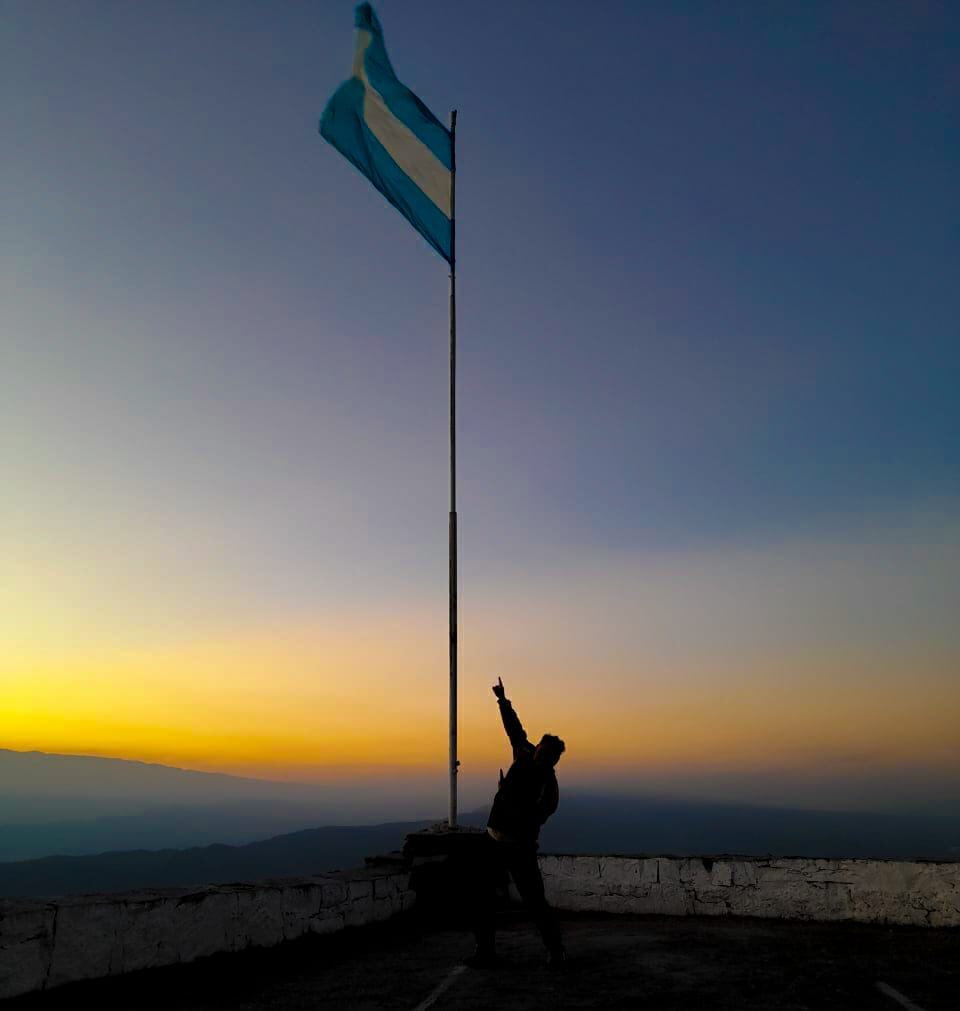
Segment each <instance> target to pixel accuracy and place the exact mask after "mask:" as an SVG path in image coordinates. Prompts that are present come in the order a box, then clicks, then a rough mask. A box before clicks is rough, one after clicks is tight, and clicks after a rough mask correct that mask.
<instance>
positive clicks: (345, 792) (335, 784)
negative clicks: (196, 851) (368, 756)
mask: <svg viewBox="0 0 960 1011" xmlns="http://www.w3.org/2000/svg"><path fill="white" fill-rule="evenodd" d="M374 772H376V770H374ZM438 779H439V777H438ZM438 795H439V796H442V793H439V791H438V789H437V788H436V787H435V786H434V784H433V783H432V782H429V781H424V780H423V778H422V777H420V778H418V777H415V776H409V777H404V776H403V774H402V772H397V771H396V770H392V771H391V770H387V771H386V772H383V773H379V772H377V774H376V775H375V776H370V777H368V778H366V779H363V778H360V777H356V776H352V777H351V776H349V775H343V776H340V777H339V778H337V779H334V778H330V779H329V780H328V781H327V782H323V783H316V784H314V783H284V782H272V781H269V780H260V779H246V778H243V777H240V776H230V775H226V774H223V773H209V772H196V771H193V770H188V769H177V768H171V767H169V766H163V765H154V764H148V763H145V762H136V761H128V760H126V759H117V758H99V757H94V756H75V755H50V754H44V753H42V752H36V751H34V752H20V751H10V750H6V749H0V860H26V859H31V858H35V857H42V856H47V855H53V854H60V855H62V854H68V855H82V854H88V853H100V852H103V851H105V850H120V849H139V848H142V847H149V848H151V849H161V848H169V847H177V848H182V847H189V846H198V845H205V844H208V843H231V844H239V843H245V842H252V841H253V840H256V839H265V838H267V837H269V836H274V835H278V834H280V833H286V832H292V831H295V830H297V829H302V828H313V827H315V826H317V825H363V824H375V823H378V822H380V823H382V822H384V821H388V820H395V821H400V820H413V819H418V818H421V819H429V818H430V817H431V816H432V815H433V814H434V812H435V809H436V807H437V797H438Z"/></svg>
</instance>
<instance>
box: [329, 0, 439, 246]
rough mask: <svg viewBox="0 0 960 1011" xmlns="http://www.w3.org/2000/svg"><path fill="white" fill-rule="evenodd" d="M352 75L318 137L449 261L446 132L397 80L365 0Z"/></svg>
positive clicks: (336, 96)
mask: <svg viewBox="0 0 960 1011" xmlns="http://www.w3.org/2000/svg"><path fill="white" fill-rule="evenodd" d="M355 24H356V28H357V47H356V50H355V52H354V56H353V76H352V77H351V78H350V80H348V81H344V83H343V84H341V85H340V87H339V88H338V89H337V90H336V92H335V93H334V95H333V97H332V98H331V99H330V101H329V102H328V103H327V107H326V108H325V109H324V110H323V116H322V117H321V118H320V136H321V137H323V138H324V140H327V141H329V142H330V143H331V144H332V145H333V146H334V147H335V148H336V149H337V150H338V151H339V152H340V153H341V154H342V155H343V156H344V157H345V158H347V159H349V160H350V161H351V162H353V164H354V165H355V166H356V167H357V168H358V169H359V170H360V171H361V172H362V173H363V174H364V175H365V176H366V177H367V178H368V179H369V180H370V182H372V183H373V185H374V186H376V188H377V189H378V190H379V191H380V192H381V193H382V194H383V195H384V196H385V197H386V198H387V200H389V201H390V203H391V204H393V206H394V207H396V208H397V210H398V211H399V212H400V213H401V214H402V215H403V216H404V217H405V218H406V219H407V220H408V221H409V222H410V224H411V225H413V227H414V228H416V230H417V231H418V232H419V233H420V234H421V235H422V236H423V237H424V238H425V239H426V240H427V242H429V243H430V245H431V246H433V248H434V249H435V250H436V251H437V252H438V253H439V254H440V255H441V256H442V257H443V258H444V259H445V260H447V261H448V262H449V261H450V258H451V241H450V238H451V236H450V212H451V195H450V179H451V170H452V168H453V143H452V139H451V136H450V131H449V130H447V128H446V127H445V126H444V125H443V124H442V123H441V122H440V121H439V120H438V119H437V117H436V116H434V114H433V113H432V112H431V111H430V110H429V109H428V108H427V107H426V106H425V105H424V104H423V102H421V101H420V99H419V98H417V96H416V95H414V93H413V92H412V91H410V89H409V88H407V87H405V86H404V85H403V84H401V83H400V81H399V80H398V79H397V75H396V74H395V73H394V71H393V67H392V66H391V65H390V58H389V57H388V56H387V50H386V47H385V46H384V43H383V30H382V29H381V27H380V22H379V21H378V20H377V15H376V14H375V13H374V12H373V8H372V7H371V6H370V4H368V3H362V4H360V5H359V6H358V7H357V9H356V12H355Z"/></svg>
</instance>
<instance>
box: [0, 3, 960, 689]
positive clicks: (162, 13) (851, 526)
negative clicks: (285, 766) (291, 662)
mask: <svg viewBox="0 0 960 1011" xmlns="http://www.w3.org/2000/svg"><path fill="white" fill-rule="evenodd" d="M377 9H378V13H379V14H380V17H381V20H382V22H383V25H384V31H385V36H386V41H387V45H388V49H389V51H390V54H391V57H392V59H393V62H394V65H395V67H396V69H397V72H398V74H399V75H400V77H401V79H403V80H404V81H405V82H406V83H407V84H408V85H409V86H411V87H412V88H413V89H414V90H415V91H416V92H417V93H418V94H419V95H420V96H421V97H422V98H423V99H424V100H425V101H426V102H427V104H428V105H430V107H431V108H432V109H433V110H434V111H435V112H436V114H437V115H438V116H440V117H441V118H443V119H445V118H446V115H447V112H448V110H449V109H450V108H453V107H457V108H458V109H459V117H460V118H459V124H458V142H459V150H458V200H457V208H458V261H459V262H458V267H459V272H460V289H459V298H460V303H459V304H460V321H459V333H460V357H459V362H460V370H461V371H460V386H459V398H460V399H459V404H460V418H459V422H460V454H461V455H460V469H459V473H460V492H459V498H460V503H459V504H460V513H461V537H462V577H463V585H464V600H465V607H469V600H470V592H471V587H483V590H484V593H485V594H487V597H489V598H490V599H494V598H495V597H496V595H497V592H498V586H502V587H503V590H504V594H505V595H506V596H509V595H510V593H511V592H514V591H516V587H517V586H519V585H520V584H521V583H523V579H521V578H520V575H518V574H522V575H523V577H524V578H531V579H532V580H533V584H534V586H539V587H540V590H542V589H543V588H544V587H546V586H548V585H549V584H550V583H551V582H552V581H553V580H555V579H556V578H558V577H557V572H559V571H562V570H563V568H564V566H565V565H569V566H570V567H572V569H575V570H577V571H581V570H583V569H584V568H587V569H589V570H590V571H593V570H594V568H595V567H596V566H601V567H602V566H603V565H605V564H610V565H614V566H618V565H620V564H621V563H622V561H623V559H625V558H627V559H629V558H643V557H650V556H656V557H657V558H658V559H661V561H662V560H663V559H670V558H671V557H682V558H687V557H689V555H690V554H691V553H704V552H705V553H710V552H723V551H730V552H738V551H744V550H747V551H749V550H753V549H754V548H759V549H763V550H769V551H770V552H771V557H774V558H775V557H777V552H779V551H784V552H785V553H786V554H790V552H794V551H798V550H800V549H797V548H796V545H797V544H815V545H819V546H820V547H822V546H823V545H831V544H839V545H845V544H850V543H857V544H859V543H862V542H864V541H866V542H868V543H870V544H872V545H873V546H874V547H875V548H876V549H877V550H878V551H880V552H881V553H882V550H883V545H884V543H886V540H889V541H890V543H892V544H895V545H896V546H895V548H893V549H891V550H892V551H893V552H894V554H896V553H897V552H898V551H900V550H901V546H902V543H903V540H904V537H906V538H907V539H908V540H909V537H910V533H909V532H910V531H919V532H918V533H917V537H918V539H919V540H920V541H922V542H923V543H924V544H925V545H928V546H929V545H932V546H933V549H932V550H933V551H934V554H936V550H937V546H938V545H940V546H941V547H942V546H943V545H947V546H948V547H949V549H950V550H953V546H954V545H955V536H956V525H955V521H956V519H957V517H958V515H960V506H958V503H960V448H958V447H960V398H958V397H957V395H956V385H957V375H958V370H960V343H958V341H957V335H958V334H957V320H958V319H960V293H958V292H960V285H958V284H957V277H958V267H960V226H958V220H960V216H958V211H960V206H958V205H960V189H958V187H957V184H956V180H957V178H960V142H958V139H957V137H958V133H957V125H958V124H957V111H956V110H957V109H958V108H960V103H958V98H960V75H958V71H957V67H956V60H955V53H956V50H957V44H958V42H960V32H958V23H957V18H956V16H955V13H954V12H952V11H949V10H948V9H947V8H945V7H939V6H938V5H927V6H925V7H924V6H922V5H902V4H877V5H871V6H870V9H869V11H867V10H866V9H865V8H864V7H863V5H860V4H842V3H841V4H836V3H831V4H806V5H803V9H802V10H800V9H798V8H797V9H794V8H791V9H789V10H787V9H786V8H776V9H775V8H773V7H771V6H769V5H764V4H742V5H737V6H736V7H735V8H732V7H724V8H723V9H722V10H721V9H720V8H718V7H716V6H714V5H706V4H670V5H666V4H663V5H641V4H633V3H614V2H604V3H602V4H586V3H554V4H549V5H544V4H533V3H524V2H521V3H516V4H510V5H506V4H503V5H500V4H482V5H480V4H478V5H456V7H455V8H451V7H450V5H448V4H441V3H440V2H438V0H436V2H428V0H419V2H405V3H399V2H384V3H381V4H379V5H377ZM6 13H7V18H6V21H7V24H6V27H5V31H4V39H3V41H2V43H0V45H2V47H3V52H2V66H3V69H2V71H0V73H2V91H3V96H4V97H3V102H2V106H0V110H2V111H0V115H2V127H3V132H4V137H5V145H4V146H5V156H4V164H3V168H2V171H0V200H2V208H3V218H4V241H3V243H2V247H0V259H2V280H0V286H2V300H3V309H2V310H0V311H2V326H3V331H4V336H3V356H4V359H5V365H4V369H3V373H4V375H3V379H2V386H3V400H4V408H3V414H4V416H5V418H6V421H5V426H4V427H5V432H4V434H3V435H2V436H0V440H2V443H3V448H4V455H5V458H6V459H7V460H8V465H9V468H10V472H11V474H12V477H13V482H12V487H13V488H14V494H13V503H12V520H11V522H10V524H9V525H8V538H9V539H10V540H11V542H16V543H17V544H18V545H20V546H21V550H22V549H23V545H34V546H35V550H34V548H31V549H30V552H28V553H27V554H28V555H29V558H27V560H26V561H24V565H25V566H26V567H27V568H33V570H34V575H35V573H36V571H39V569H40V568H42V569H43V571H44V572H46V573H47V574H46V575H45V576H44V577H43V579H44V580H46V582H44V583H43V586H42V587H40V589H36V593H37V594H38V595H39V596H38V598H37V599H40V598H41V597H42V598H43V599H45V600H50V601H53V602H55V603H56V606H57V607H59V608H61V609H62V608H63V606H64V605H63V601H64V600H65V599H66V598H67V597H71V595H72V598H76V599H82V601H83V602H84V604H83V606H84V607H90V608H92V609H93V610H94V611H96V613H97V615H99V617H98V618H97V621H100V620H101V619H102V622H103V625H104V627H107V626H109V625H110V624H111V622H112V623H113V625H114V627H118V628H119V627H121V626H124V627H129V626H130V625H131V624H135V625H138V626H139V625H140V624H142V625H143V629H144V635H148V636H157V635H159V636H160V637H162V638H163V637H166V638H174V639H175V638H177V637H178V636H187V637H189V636H191V635H194V634H200V632H201V631H205V630H208V629H209V628H222V627H228V626H231V624H235V623H237V622H241V623H242V622H247V621H249V620H251V617H252V616H263V615H267V614H269V615H271V616H274V617H277V618H284V619H286V618H288V617H290V616H309V615H310V614H312V613H314V612H315V611H316V609H318V608H319V609H321V610H323V609H324V608H326V607H329V606H332V605H334V604H335V605H336V606H337V607H341V606H343V607H348V608H349V607H355V608H357V609H362V608H364V607H368V606H370V605H371V602H378V604H379V605H382V606H384V607H386V606H388V605H389V601H390V600H391V599H393V598H394V597H395V595H396V594H398V593H401V594H404V595H406V596H409V597H412V598H415V599H418V600H419V599H423V600H428V601H431V602H433V603H434V604H437V603H441V602H442V598H443V595H444V593H445V582H444V577H445V568H446V560H445V551H446V533H445V531H446V516H445V512H446V498H445V496H446V434H447V433H446V409H447V405H446V367H447V359H446V340H447V334H446V322H447V321H446V311H447V302H446V297H447V291H446V276H445V267H444V264H443V263H442V261H441V260H440V259H439V257H437V256H436V255H435V254H434V253H433V252H432V251H431V250H430V249H429V248H428V247H427V246H426V244H425V243H424V242H423V240H422V239H421V238H420V237H419V236H418V235H417V234H416V233H415V232H413V231H412V230H411V229H410V228H409V226H408V225H407V224H406V222H405V221H403V219H402V218H401V217H400V216H399V215H398V214H397V213H396V212H395V211H394V210H393V209H392V208H390V207H389V206H387V205H386V203H385V202H384V201H383V199H382V197H380V195H379V194H377V193H376V192H375V191H374V190H373V189H372V188H371V187H370V186H369V184H368V183H367V182H366V181H365V180H364V179H363V178H362V177H361V176H360V175H359V174H358V173H356V171H355V170H354V169H353V168H352V167H351V166H350V165H349V164H348V163H347V162H346V161H345V160H343V159H342V158H340V157H339V156H338V155H337V154H336V153H335V152H334V151H333V150H332V149H331V148H329V147H328V146H327V145H326V144H324V142H323V141H322V140H321V139H320V137H319V136H318V135H317V131H316V123H317V119H318V117H319V115H320V112H321V110H322V108H323V105H324V103H325V102H326V100H327V98H328V97H329V96H330V94H332V92H333V91H334V89H335V88H336V87H337V85H338V84H339V83H340V82H341V81H342V80H343V79H344V78H345V77H346V76H348V74H349V68H350V61H351V55H352V5H351V4H349V3H332V2H324V3H316V2H311V3H296V2H288V3H284V4H281V5H270V4H266V3H253V2H230V3H226V2H216V3H207V4H203V5H196V4H192V3H182V2H176V0H168V2H166V3H164V4H162V5H147V4H128V3H111V2H100V3H92V2H85V0H78V2H74V3H71V4H52V3H40V2H29V3H28V2H15V3H10V4H8V5H7V6H6ZM889 531H893V533H889ZM904 531H907V533H906V534H904ZM785 544H787V545H790V546H791V547H790V548H789V551H788V550H787V549H785V548H783V547H782V546H783V545H785ZM817 550H820V548H818V549H817ZM31 552H32V553H31ZM44 552H48V553H49V561H48V563H45V564H44V566H40V567H38V566H34V565H33V561H31V560H32V559H34V558H35V557H39V554H43V553H44ZM43 557H44V558H48V555H47V554H44V555H43ZM790 557H794V556H793V555H790ZM878 557H879V556H878ZM57 559H59V560H60V562H61V563H62V562H63V560H64V559H67V560H68V564H58V563H57V562H56V561H55V560H57ZM658 564H659V563H658ZM877 564H881V563H880V562H878V563H877ZM924 571H925V572H927V575H925V576H923V577H922V578H921V577H917V578H913V577H910V578H907V577H906V576H905V577H904V579H905V582H904V583H903V585H902V587H901V592H902V594H903V599H906V598H907V597H909V596H911V595H912V594H915V593H917V592H919V593H920V595H921V597H922V598H923V599H924V600H926V599H929V600H931V601H936V602H937V603H936V606H935V607H933V611H934V612H935V613H937V614H940V610H938V608H940V606H941V604H942V598H943V593H944V582H943V577H942V575H938V576H937V577H936V578H935V579H933V578H932V577H931V578H928V576H929V572H928V571H927V570H926V569H925V570H924ZM531 574H533V575H531ZM538 574H539V578H540V582H539V583H538V582H537V578H535V577H537V576H538ZM788 575H789V574H788V573H787V571H786V570H784V573H783V578H784V579H787V578H788ZM36 578H39V577H36ZM517 580H519V582H518V581H517ZM511 581H512V582H511ZM524 585H525V584H524ZM918 587H919V589H917V588H918ZM949 588H950V589H952V588H953V587H952V585H951V586H950V587H949ZM540 590H537V589H531V590H530V592H531V593H537V592H540ZM866 592H867V593H869V592H870V591H869V587H868V588H866ZM478 596H479V594H478ZM484 599H487V598H484ZM885 599H887V600H888V604H887V605H884V607H887V608H888V609H889V610H890V611H891V613H893V612H896V611H897V607H898V605H897V603H896V601H897V599H898V598H897V596H896V594H893V595H892V596H890V594H888V596H887V598H885ZM91 601H93V602H94V603H90V602H91ZM97 601H99V603H96V602H97ZM678 606H679V605H678ZM81 610H82V609H81ZM58 613H59V612H58ZM883 613H884V614H885V613H887V611H886V610H884V611H883ZM83 614H84V615H85V616H84V617H76V618H75V619H68V618H62V619H58V622H62V621H68V620H70V621H73V624H72V625H71V628H72V629H73V632H72V633H71V634H76V635H77V636H79V638H81V639H83V638H84V635H85V633H84V632H83V627H87V626H89V623H90V622H91V621H92V620H93V619H92V617H91V615H90V614H89V613H88V612H85V611H84V612H83ZM690 620H691V621H693V622H695V621H696V620H697V615H691V616H690ZM464 621H465V622H467V623H469V621H470V613H469V610H467V611H466V613H465V615H464ZM949 624H950V623H949V622H948V621H947V619H946V618H945V617H944V619H943V620H942V621H941V623H940V624H939V625H937V629H938V631H937V632H936V636H939V637H940V638H939V639H937V641H938V642H942V643H946V644H947V645H948V647H949V650H953V649H954V648H955V646H956V641H955V638H953V633H952V632H951V631H950V628H949V627H948V625H949ZM81 626H83V627H81ZM53 627H54V626H53V625H51V629H53ZM56 627H57V628H60V627H61V626H60V625H56ZM465 628H467V629H468V628H469V624H467V625H465ZM52 634H54V633H53V632H52V631H51V630H50V629H48V630H47V631H46V632H44V631H43V628H42V627H40V626H38V631H37V636H38V637H41V638H42V637H43V636H44V635H47V636H49V635H52ZM98 634H99V633H98ZM465 634H467V633H465ZM744 634H745V635H746V634H747V631H746V630H744ZM918 635H919V631H918ZM924 635H925V636H928V635H929V628H927V629H926V631H925V632H924ZM936 636H935V638H936ZM816 639H817V633H816V632H815V631H811V633H810V642H811V643H814V644H815V642H816ZM918 648H919V647H918ZM944 648H945V649H946V648H947V646H945V647H944ZM949 656H951V657H952V656H954V654H953V653H949ZM478 697H479V696H478Z"/></svg>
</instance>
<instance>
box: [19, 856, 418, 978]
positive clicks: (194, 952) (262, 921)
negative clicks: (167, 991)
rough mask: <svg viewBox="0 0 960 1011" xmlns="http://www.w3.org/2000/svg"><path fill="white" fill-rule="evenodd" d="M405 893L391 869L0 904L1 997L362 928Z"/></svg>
mask: <svg viewBox="0 0 960 1011" xmlns="http://www.w3.org/2000/svg"><path fill="white" fill-rule="evenodd" d="M413 899H414V896H413V892H412V891H410V888H409V874H407V873H406V872H402V873H401V872H398V870H397V869H396V868H391V869H390V870H388V871H383V870H377V869H372V870H365V869H360V870H353V871H343V872H338V873H335V874H326V875H322V876H317V877H309V878H282V879H277V880H270V881H258V882H256V883H251V884H232V885H217V886H210V887H207V888H201V889H186V888H164V889H150V890H145V891H138V892H124V893H115V894H107V895H77V896H70V897H66V898H62V899H57V900H54V901H50V902H28V901H21V900H0V998H4V997H13V996H16V995H17V994H22V993H28V992H31V991H34V990H44V989H47V988H49V987H55V986H59V985H60V984H61V983H68V982H72V981H74V980H80V979H93V978H95V977H100V976H112V975H116V974H119V973H123V972H132V971H133V970H135V969H149V968H154V967H156V966H162V965H172V964H175V963H177V962H192V961H193V960H194V959H195V958H200V957H201V956H203V955H212V954H214V953H215V952H220V951H239V950H241V949H243V948H247V947H251V946H262V947H269V946H271V945H274V944H279V943H280V942H281V941H288V940H291V939H292V938H295V937H300V936H302V935H303V934H310V933H313V934H327V933H332V932H333V931H337V930H342V929H343V928H344V927H355V926H362V925H363V924H366V923H372V922H374V921H376V920H386V919H388V918H389V917H391V916H393V915H394V914H396V913H399V912H402V911H404V910H406V909H409V908H410V907H411V906H412V905H413Z"/></svg>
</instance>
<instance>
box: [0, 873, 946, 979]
mask: <svg viewBox="0 0 960 1011" xmlns="http://www.w3.org/2000/svg"><path fill="white" fill-rule="evenodd" d="M540 866H541V868H542V870H543V876H544V883H545V886H546V890H547V898H548V899H549V900H550V901H551V902H552V903H553V904H554V905H555V906H557V907H558V908H560V909H569V910H590V911H597V912H607V913H664V914H671V915H681V916H683V915H710V916H715V915H721V916H722V915H737V916H767V917H780V918H784V919H799V920H859V921H861V922H868V923H892V924H911V925H920V926H930V927H948V926H954V927H955V926H960V863H934V862H920V861H917V862H906V861H885V860H813V859H803V858H773V857H771V858H729V857H725V858H720V859H715V860H711V859H709V858H703V859H701V858H699V857H692V858H683V859H680V858H676V857H613V856H577V857H571V856H542V857H541V858H540ZM413 903H414V893H413V892H412V891H411V890H410V877H409V874H408V873H405V872H401V873H398V872H396V870H395V869H394V868H391V869H390V870H386V871H385V870H383V869H378V868H376V867H374V868H366V869H359V870H353V871H342V872H338V873H336V874H329V875H322V876H317V877H309V878H295V879H292V878H286V879H279V880H275V881H258V882H255V883H249V884H236V885H219V886H211V887H208V888H202V889H199V890H196V889H194V890H190V889H176V888H167V889H157V890H146V891H140V892H127V893H118V894H110V895H80V896H73V897H67V898H63V899H58V900H55V901H52V902H22V901H16V900H13V901H11V900H0V998H4V997H13V996H16V995H17V994H22V993H29V992H31V991H35V990H43V989H47V988H49V987H54V986H58V985H60V984H62V983H67V982H71V981H73V980H80V979H93V978H97V977H102V976H112V975H117V974H119V973H123V972H132V971H133V970H135V969H148V968H153V967H156V966H162V965H171V964H174V963H177V962H191V961H193V960H194V959H196V958H200V957H202V956H204V955H212V954H214V953H215V952H220V951H240V950H242V949H244V948H247V947H251V946H263V947H269V946H272V945H275V944H279V943H280V942H282V941H286V940H290V939H292V938H295V937H301V936H302V935H304V934H309V933H314V934H326V933H331V932H334V931H337V930H342V929H343V928H344V927H358V926H363V925H364V924H367V923H372V922H374V921H377V920H386V919H388V918H389V917H391V916H394V915H395V914H397V913H400V912H403V911H405V910H407V909H410V908H412V906H413Z"/></svg>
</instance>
